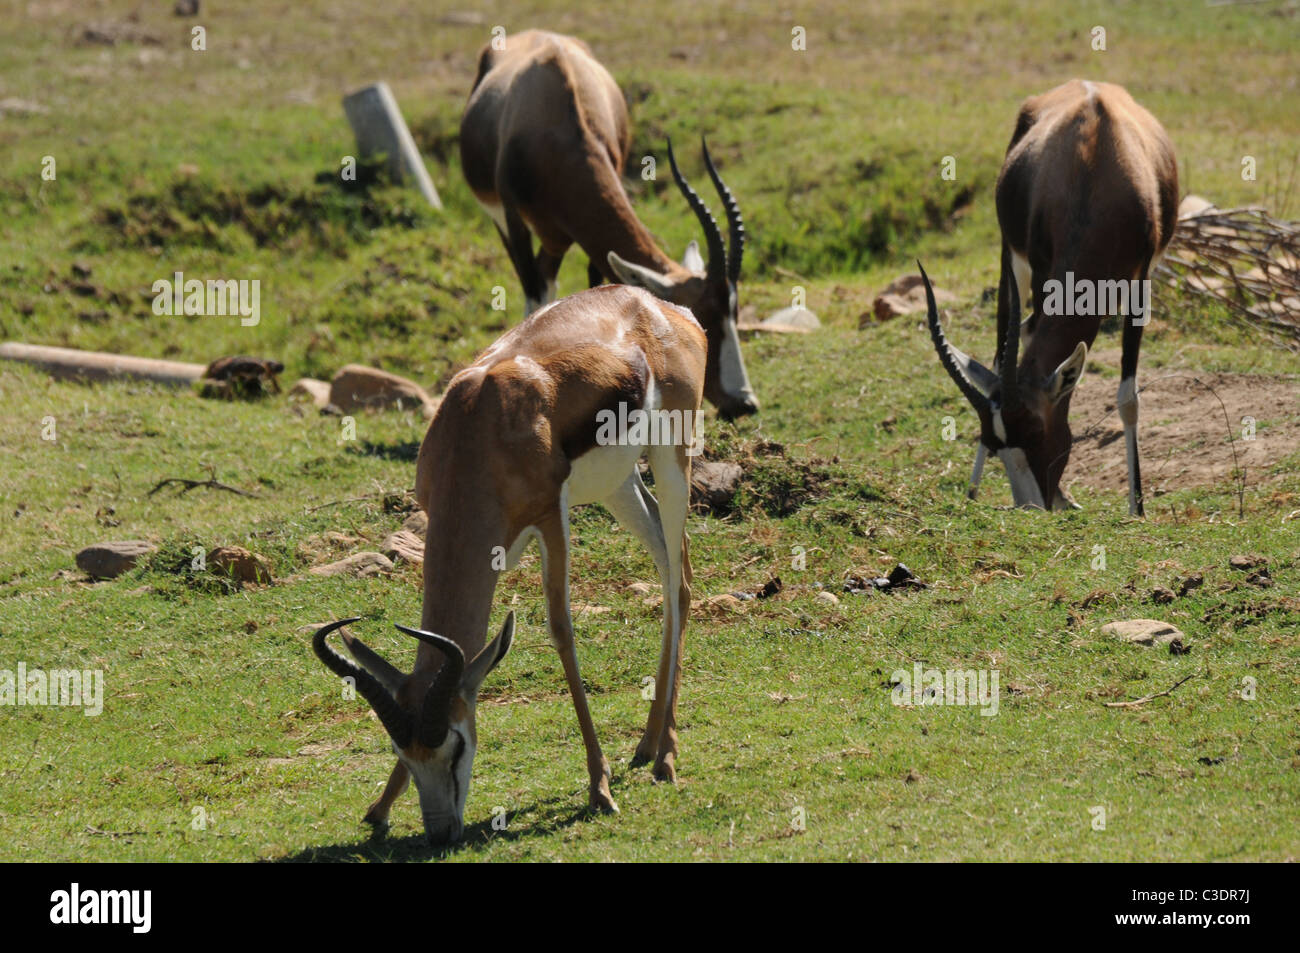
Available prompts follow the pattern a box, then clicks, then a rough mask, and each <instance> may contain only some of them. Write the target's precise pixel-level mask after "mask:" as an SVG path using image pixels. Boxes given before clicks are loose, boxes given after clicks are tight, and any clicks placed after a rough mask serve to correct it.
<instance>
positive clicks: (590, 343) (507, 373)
mask: <svg viewBox="0 0 1300 953" xmlns="http://www.w3.org/2000/svg"><path fill="white" fill-rule="evenodd" d="M707 348H708V345H707V342H706V340H705V335H704V331H703V330H702V329H701V328H700V326H699V324H698V323H697V322H696V321H695V319H694V318H693V317H692V316H691V314H690V312H688V311H686V310H685V309H682V308H679V307H677V306H676V305H673V304H670V303H667V302H664V301H660V300H658V299H656V298H655V297H654V296H652V295H650V294H648V293H647V292H646V291H644V290H642V289H639V288H628V287H625V286H622V285H610V286H606V287H601V288H595V289H592V290H590V291H584V292H581V293H580V294H576V295H572V296H570V297H567V298H564V299H562V300H560V301H557V302H555V303H553V304H550V305H547V306H545V307H543V308H541V309H539V310H538V311H536V312H534V313H533V314H532V315H531V316H530V317H528V318H527V319H525V320H524V322H523V323H522V324H520V325H519V326H517V327H516V328H514V329H513V330H511V331H509V332H507V333H506V334H505V335H503V336H502V337H501V338H500V339H499V340H497V342H496V343H495V344H493V345H492V346H491V347H489V348H488V349H487V350H486V351H485V352H484V353H483V354H482V355H481V356H480V357H479V358H478V360H476V361H475V362H474V363H473V364H472V365H470V366H469V367H468V368H466V369H465V370H463V371H461V372H460V373H458V374H457V375H456V376H455V377H453V378H452V381H451V384H450V385H449V387H448V389H447V392H446V395H445V396H444V397H443V400H442V403H441V405H440V406H439V408H438V411H437V413H436V415H435V416H434V418H433V420H432V422H431V423H430V425H429V431H428V433H427V434H426V436H425V438H424V443H423V445H422V446H421V447H420V456H419V462H418V464H417V474H416V497H417V499H418V500H419V502H420V505H421V506H422V507H424V509H425V511H426V512H427V513H428V516H429V526H428V531H427V537H426V541H425V546H424V609H423V614H422V617H421V622H420V628H419V629H408V628H406V627H404V626H398V628H399V629H400V630H401V631H403V632H405V633H407V634H409V635H412V636H414V637H415V638H417V639H419V641H420V645H419V648H418V654H417V655H416V660H415V668H414V670H413V671H412V672H411V673H410V674H409V675H407V674H404V673H402V672H400V671H398V670H397V669H396V668H394V667H393V666H392V665H390V664H389V663H388V662H386V661H384V660H383V659H382V658H380V657H379V656H378V655H377V654H375V653H374V652H373V651H371V650H370V649H368V648H366V646H365V645H363V644H362V643H361V642H359V641H358V640H357V639H355V638H353V637H352V636H350V635H349V634H347V633H343V641H344V644H345V645H346V646H347V648H348V650H349V651H350V652H351V655H352V657H353V658H354V659H355V660H356V663H357V664H353V662H351V661H349V660H348V659H346V658H344V657H343V656H341V655H339V654H338V653H336V652H335V651H334V650H333V649H331V648H330V647H329V646H328V645H327V644H326V642H325V638H326V636H327V635H329V633H330V632H332V631H334V630H335V629H338V628H339V627H340V626H343V625H345V624H347V622H352V621H355V620H352V619H348V620H344V621H343V622H335V623H332V624H330V625H327V626H325V627H323V628H321V629H320V630H318V631H317V632H316V635H315V638H314V643H313V644H314V648H315V650H316V654H317V655H318V656H320V658H321V660H322V661H323V662H324V663H325V664H326V665H327V666H329V668H330V669H332V670H333V671H334V672H335V673H336V674H338V675H340V676H344V677H351V678H353V679H355V683H354V684H355V686H356V690H357V691H358V692H359V693H360V694H361V695H362V696H364V697H365V698H366V700H367V701H369V702H370V704H371V706H372V707H373V708H374V710H375V713H376V714H377V715H378V716H379V719H380V721H381V722H382V723H383V725H384V728H385V729H386V730H387V731H388V734H389V735H390V737H391V738H392V743H393V751H394V753H395V754H396V755H397V759H398V760H397V765H396V767H394V768H393V772H392V775H391V776H390V777H389V779H388V784H387V786H386V787H385V789H384V792H383V794H382V796H381V797H380V798H379V800H378V801H376V802H375V803H374V804H373V805H372V806H371V808H370V811H369V813H368V814H367V815H366V818H365V819H366V820H367V821H369V822H371V823H373V824H375V825H376V826H380V827H382V826H386V825H387V822H388V814H389V810H390V808H391V807H392V804H393V801H394V800H395V799H396V798H397V797H398V795H400V794H401V793H402V791H403V790H405V788H406V786H407V783H408V781H409V779H410V778H412V777H414V778H415V786H416V789H417V790H418V792H419V796H420V811H421V813H422V814H423V817H424V828H425V833H426V835H427V836H428V838H429V840H430V841H431V842H435V843H444V842H447V841H450V840H455V839H456V838H458V837H459V836H460V835H461V833H462V831H463V820H462V818H463V816H464V811H465V797H466V795H467V794H468V792H469V782H470V768H471V764H472V762H473V760H474V752H475V749H476V746H477V736H476V734H475V724H474V712H475V705H476V701H477V698H478V692H479V687H480V686H481V685H482V684H483V679H484V678H485V677H486V676H487V674H488V672H490V671H491V670H492V669H493V667H494V666H496V665H497V663H499V662H500V661H501V659H502V658H503V657H504V656H505V654H506V652H507V651H508V650H509V648H510V642H511V639H512V637H513V633H514V613H513V612H512V613H511V614H510V615H509V617H508V618H507V619H506V622H505V625H504V626H503V627H502V629H501V633H500V634H499V635H498V636H497V637H496V638H495V639H494V640H493V641H492V642H491V643H490V644H488V645H487V646H486V647H484V642H485V641H486V632H487V626H488V618H489V614H490V612H491V608H492V595H493V592H494V591H495V589H496V584H497V577H498V574H499V572H500V571H501V570H502V569H506V568H513V567H514V566H515V565H516V564H517V563H518V560H519V557H520V554H521V552H522V551H523V549H524V547H525V546H526V545H527V544H528V542H529V541H530V540H531V539H533V538H536V539H537V540H538V542H539V544H540V548H541V554H542V560H541V561H542V579H543V583H544V586H545V590H546V613H547V620H548V623H549V627H550V634H551V640H552V642H553V643H554V645H555V647H556V650H557V651H558V652H559V655H560V660H561V662H562V663H563V666H564V676H565V680H566V681H567V683H568V687H569V694H570V695H571V696H572V698H573V707H574V708H575V709H576V710H577V714H578V724H579V726H580V727H581V729H582V740H583V744H584V745H585V746H586V752H587V771H588V774H589V776H590V781H591V784H590V804H591V807H592V808H595V809H598V810H602V811H608V812H616V811H617V810H618V807H617V805H616V804H615V803H614V798H613V797H612V795H611V794H610V789H609V778H610V770H609V762H608V761H607V760H606V759H605V756H604V755H603V754H602V753H601V749H600V743H599V742H598V741H597V740H596V730H595V728H594V727H593V725H592V720H591V713H590V712H589V710H588V708H587V696H586V693H585V692H584V691H583V687H582V678H581V676H580V675H579V673H578V656H577V652H576V649H575V647H574V640H573V623H572V620H571V619H570V616H569V508H570V507H572V506H578V505H580V504H583V503H591V502H596V501H599V502H602V503H604V504H605V506H606V507H607V508H608V509H609V510H610V512H611V513H613V515H614V517H615V518H616V519H617V520H618V521H619V522H620V523H621V524H622V525H623V526H625V527H626V528H627V529H628V530H630V531H631V532H632V533H633V535H635V536H636V537H637V538H638V539H639V540H640V541H641V542H642V543H643V544H644V545H645V547H646V548H647V549H648V550H649V551H650V554H651V556H652V557H653V559H654V563H655V566H656V567H657V569H658V571H659V576H660V579H661V580H662V582H663V592H664V627H663V644H662V648H661V651H660V655H659V670H658V676H657V679H656V682H655V685H656V690H655V697H654V701H653V702H652V703H651V705H650V716H649V719H648V720H647V722H646V727H645V733H644V734H643V735H642V737H641V742H640V744H639V745H638V746H637V749H636V755H635V757H634V759H633V764H641V763H645V762H647V761H649V760H651V759H653V760H654V777H655V778H656V780H668V781H672V780H675V778H676V769H675V762H676V757H677V696H678V689H679V685H680V682H681V671H682V658H681V652H682V641H683V634H684V631H685V627H686V615H687V612H688V611H689V609H690V599H691V588H690V582H691V567H690V560H689V557H688V554H687V539H686V513H687V504H688V497H689V492H690V469H691V456H692V455H694V453H696V452H698V443H697V440H698V434H697V433H696V431H695V430H694V427H695V425H696V424H697V423H698V416H697V415H698V412H699V406H700V398H701V393H702V391H703V387H704V366H705V355H706V353H707ZM638 412H639V413H640V414H642V415H643V418H644V416H651V417H655V418H657V419H661V420H665V421H668V422H669V423H670V424H676V426H675V427H673V426H669V425H667V424H665V425H664V426H663V427H660V428H653V427H652V428H651V429H650V430H648V431H647V429H646V428H645V427H644V426H642V427H641V428H640V429H639V430H638V429H636V427H635V426H633V427H628V428H626V430H625V431H624V430H620V431H618V434H619V436H618V437H617V438H614V437H613V436H612V434H613V433H614V432H615V431H614V430H613V429H611V428H609V427H607V426H606V425H607V424H608V423H609V422H610V416H611V415H613V414H624V413H626V414H627V415H628V416H631V417H636V415H637V413H638ZM634 424H635V421H634ZM656 434H657V436H656ZM693 448H694V449H693ZM642 452H645V453H646V455H647V456H648V458H649V462H650V466H651V469H652V470H653V471H654V477H655V487H656V490H657V492H658V494H659V500H658V502H656V500H655V498H654V497H653V496H651V495H650V493H649V491H648V490H647V489H646V487H645V485H644V484H643V483H642V482H641V476H640V474H639V471H638V469H637V461H638V459H639V458H640V456H641V454H642ZM469 660H472V661H469Z"/></svg>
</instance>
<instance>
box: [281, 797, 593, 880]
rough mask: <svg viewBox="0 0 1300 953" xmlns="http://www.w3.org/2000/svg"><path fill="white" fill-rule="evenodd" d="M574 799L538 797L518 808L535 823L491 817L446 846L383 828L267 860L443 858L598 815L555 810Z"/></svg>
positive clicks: (584, 810)
mask: <svg viewBox="0 0 1300 953" xmlns="http://www.w3.org/2000/svg"><path fill="white" fill-rule="evenodd" d="M561 803H571V799H570V798H569V797H568V796H567V795H560V796H556V797H553V798H548V799H546V800H544V801H537V802H535V803H534V804H532V805H531V806H530V807H526V808H524V809H523V810H520V811H517V812H515V816H516V817H518V816H519V815H521V814H524V815H527V814H533V815H539V816H537V819H536V820H535V821H534V822H533V823H531V824H519V823H517V822H513V821H512V822H511V823H510V825H509V826H508V827H507V828H506V829H505V830H503V831H501V830H495V829H494V828H493V827H492V818H491V817H488V818H486V819H484V820H481V821H478V822H477V823H474V824H470V825H468V826H467V827H466V828H465V833H464V835H462V837H461V839H460V840H459V841H457V842H456V843H454V844H449V845H447V846H446V847H430V846H429V844H428V843H427V842H426V841H425V839H424V835H423V834H411V835H408V836H406V837H389V836H387V835H386V834H384V833H382V832H380V831H374V832H373V833H371V834H370V835H369V836H368V837H366V838H364V839H361V840H356V841H353V842H352V843H348V844H331V845H329V846H327V847H306V848H303V849H302V850H300V851H298V852H297V853H296V854H288V855H286V856H284V857H275V858H270V859H268V860H267V861H265V862H266V863H273V864H310V863H334V864H357V863H375V862H379V863H394V864H405V863H419V862H422V861H427V860H443V859H445V858H448V857H453V856H455V855H456V854H458V853H460V852H461V851H465V850H474V849H476V848H481V847H486V846H487V845H488V843H489V842H491V841H494V840H505V841H517V840H523V839H524V838H528V837H548V836H550V835H551V834H554V833H555V832H557V831H560V830H563V829H564V828H567V827H572V826H573V825H574V824H576V823H578V821H581V820H583V819H585V818H590V817H595V816H598V815H597V814H596V813H595V812H593V811H592V810H591V809H590V808H589V807H578V808H574V809H573V810H571V811H570V812H569V813H568V814H557V813H554V808H555V806H556V805H559V804H561Z"/></svg>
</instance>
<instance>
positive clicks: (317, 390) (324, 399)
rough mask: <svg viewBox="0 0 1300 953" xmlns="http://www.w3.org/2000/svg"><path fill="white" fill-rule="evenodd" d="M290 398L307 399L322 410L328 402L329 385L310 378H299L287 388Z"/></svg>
mask: <svg viewBox="0 0 1300 953" xmlns="http://www.w3.org/2000/svg"><path fill="white" fill-rule="evenodd" d="M289 396H290V397H301V396H305V397H308V398H309V399H310V400H311V402H312V403H313V404H315V405H316V406H317V407H319V408H320V409H321V410H324V409H325V407H326V406H327V405H328V404H329V402H330V385H329V384H327V383H326V382H325V381H318V380H316V379H315V378H311V377H300V378H298V380H297V382H296V383H294V385H293V386H292V387H290V388H289Z"/></svg>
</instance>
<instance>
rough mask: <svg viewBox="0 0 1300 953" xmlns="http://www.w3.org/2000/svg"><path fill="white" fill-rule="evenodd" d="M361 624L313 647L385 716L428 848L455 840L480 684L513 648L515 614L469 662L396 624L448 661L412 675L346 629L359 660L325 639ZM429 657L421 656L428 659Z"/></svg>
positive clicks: (451, 646)
mask: <svg viewBox="0 0 1300 953" xmlns="http://www.w3.org/2000/svg"><path fill="white" fill-rule="evenodd" d="M356 621H357V620H356V619H344V620H342V621H340V622H332V623H330V624H329V625H326V626H322V627H321V628H320V629H317V630H316V634H315V636H314V637H313V639H312V648H313V649H314V650H315V652H316V654H317V656H319V657H320V660H321V661H322V662H324V663H325V665H326V667H327V668H329V669H330V671H332V672H334V674H335V675H338V676H339V677H340V678H351V679H353V680H354V684H355V686H356V690H357V692H358V694H360V695H361V696H362V697H363V698H365V700H366V701H368V702H369V703H370V707H372V708H373V709H374V710H375V714H376V715H378V716H379V721H380V723H381V724H383V726H384V730H386V731H387V732H388V736H389V738H390V739H392V743H393V752H394V753H395V754H396V755H397V757H398V759H400V761H401V762H402V764H404V765H405V766H406V768H407V770H408V771H409V772H410V775H411V777H412V778H414V779H415V788H416V791H417V792H418V793H419V796H420V814H421V815H422V816H423V818H424V833H425V836H426V837H427V838H428V840H429V843H430V844H446V843H450V842H452V841H455V840H457V839H459V837H460V836H461V834H462V833H463V832H464V829H465V824H464V820H463V818H464V816H465V798H466V796H467V795H468V794H469V782H470V773H471V769H472V767H473V763H474V752H475V750H476V748H477V740H478V736H477V734H476V733H475V729H474V710H475V708H476V706H477V703H478V692H479V687H480V686H481V685H482V684H483V679H484V678H486V677H487V674H488V672H490V671H492V669H494V668H496V666H497V664H498V663H499V662H500V661H501V660H502V659H503V658H505V655H506V653H507V652H508V651H510V643H511V640H512V639H513V638H514V632H515V614H514V613H513V612H511V613H510V615H509V616H507V617H506V621H505V624H504V625H503V626H502V627H501V632H500V634H499V635H497V637H496V638H495V639H494V640H492V642H490V643H489V644H488V645H487V646H486V647H485V648H484V649H483V651H481V652H480V653H479V654H478V655H477V656H476V657H475V658H474V660H473V661H472V662H469V663H468V664H467V663H466V661H465V655H464V653H463V652H462V650H461V648H460V646H459V645H457V644H456V643H455V642H453V641H452V640H451V639H448V638H444V637H443V636H441V635H435V634H433V633H432V632H424V631H422V630H420V629H408V628H407V627H406V626H403V625H399V626H397V628H398V630H399V631H402V632H405V633H406V634H407V635H411V636H414V637H415V638H417V639H419V640H420V641H421V642H423V643H424V644H425V645H428V646H430V647H432V648H434V649H436V650H437V652H438V654H441V655H442V657H443V663H442V665H441V667H440V668H438V669H437V670H433V669H432V668H425V667H422V666H421V665H420V663H419V661H417V663H416V666H415V670H414V671H413V672H411V674H409V675H406V674H403V673H402V672H401V671H399V670H398V669H396V668H394V667H393V666H392V665H390V664H389V663H388V662H386V661H384V659H383V658H381V657H380V656H379V655H378V654H377V653H376V652H374V651H373V650H372V649H370V648H368V647H366V645H365V644H364V643H362V642H361V641H360V640H359V639H356V638H354V637H352V636H351V635H349V634H348V633H347V632H340V635H341V636H342V637H343V644H344V645H345V646H346V647H347V649H348V652H349V653H350V654H351V655H352V658H353V659H355V660H356V662H355V663H354V662H352V661H351V660H349V659H347V658H345V657H343V656H342V655H340V654H338V653H337V652H335V651H334V650H333V649H332V648H330V646H329V645H328V644H327V643H326V641H325V639H326V637H327V636H328V635H329V634H330V633H331V632H333V631H334V630H336V629H341V628H342V627H343V626H345V625H347V624H348V623H350V622H356ZM427 657H428V656H427V655H426V654H425V653H424V652H423V651H421V658H427Z"/></svg>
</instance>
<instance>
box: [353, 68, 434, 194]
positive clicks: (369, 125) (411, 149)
mask: <svg viewBox="0 0 1300 953" xmlns="http://www.w3.org/2000/svg"><path fill="white" fill-rule="evenodd" d="M343 111H344V112H345V113H347V117H348V123H349V124H350V125H351V126H352V132H353V133H354V134H355V135H356V137H357V149H358V150H359V151H360V152H361V155H363V156H369V155H374V154H375V153H378V152H382V153H385V154H386V155H387V156H388V172H389V174H390V175H392V177H393V178H394V179H396V180H397V181H398V182H401V181H404V180H406V179H408V178H410V179H414V180H415V185H416V188H418V189H419V190H420V192H421V193H422V194H423V195H424V197H425V198H426V199H428V200H429V204H430V205H432V206H433V207H434V208H436V209H441V208H442V200H441V199H439V198H438V190H437V189H435V188H434V187H433V180H432V179H431V178H429V171H428V170H427V169H426V168H425V167H424V160H423V159H421V158H420V152H419V150H418V149H416V147H415V140H414V139H412V138H411V131H410V130H409V129H407V128H406V121H405V120H404V119H402V112H401V110H400V109H398V108H397V100H396V99H394V98H393V91H392V90H391V89H389V88H388V84H387V83H375V84H374V85H372V86H366V87H364V88H362V89H358V90H357V91H356V92H354V93H349V94H348V95H346V96H344V97H343Z"/></svg>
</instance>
